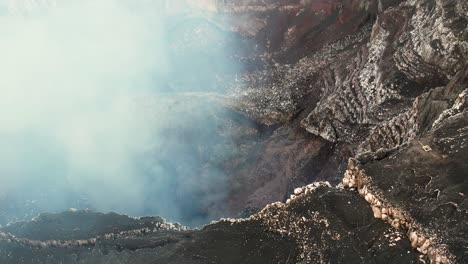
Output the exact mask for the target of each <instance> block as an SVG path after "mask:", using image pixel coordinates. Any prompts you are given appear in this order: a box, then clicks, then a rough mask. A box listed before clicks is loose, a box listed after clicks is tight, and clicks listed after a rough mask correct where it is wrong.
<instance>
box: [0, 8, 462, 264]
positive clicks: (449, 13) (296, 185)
mask: <svg viewBox="0 0 468 264" xmlns="http://www.w3.org/2000/svg"><path fill="white" fill-rule="evenodd" d="M198 6H199V7H206V8H205V9H204V8H201V10H203V11H201V12H207V13H206V14H205V15H204V19H207V21H209V23H210V24H212V25H216V27H218V28H221V29H222V30H223V31H227V32H232V33H234V34H237V35H238V37H239V39H240V41H239V42H236V46H237V47H238V50H236V52H235V53H234V54H233V57H235V59H236V60H239V61H241V62H242V63H244V66H245V68H244V69H243V71H242V72H241V73H239V74H238V76H236V78H233V79H223V78H221V79H220V83H222V84H223V87H224V88H225V89H226V91H228V94H227V95H224V96H222V97H218V96H213V95H211V94H202V95H199V96H201V97H202V98H210V100H212V101H216V102H217V103H219V105H220V107H222V108H223V109H226V110H227V111H229V112H230V113H231V112H232V113H235V115H233V116H235V117H236V118H234V119H232V120H234V121H229V119H228V118H226V116H224V117H222V118H225V119H223V122H222V124H223V125H222V126H221V128H222V129H220V130H219V131H226V129H229V130H230V131H235V133H234V135H236V136H235V139H234V141H230V142H231V143H230V144H232V145H229V144H228V145H225V146H232V147H233V149H235V150H236V153H235V155H234V154H233V155H232V156H229V157H228V158H227V159H225V162H223V163H222V164H217V165H219V166H220V168H221V169H222V171H223V173H225V174H227V175H230V177H229V184H228V185H229V188H227V190H225V192H224V193H223V195H224V196H223V202H222V203H221V204H218V205H219V206H220V207H222V208H223V209H222V210H223V211H222V212H223V215H225V216H233V217H237V216H239V215H242V216H245V217H246V218H242V219H225V220H221V221H219V222H216V223H212V224H210V225H207V226H205V227H203V228H202V229H200V230H190V229H185V228H183V227H182V226H179V225H171V224H168V223H167V222H165V221H164V220H162V219H159V218H145V219H132V218H126V217H125V216H119V215H114V214H112V215H101V214H96V213H91V212H67V213H64V214H57V215H47V216H41V217H39V218H37V219H35V220H33V221H31V222H27V223H20V224H13V225H10V226H6V227H3V228H1V229H0V262H2V263H118V262H122V263H148V262H155V263H465V262H467V261H468V260H467V258H466V256H467V255H468V252H467V251H466V249H467V248H468V244H467V243H468V238H467V236H468V233H467V230H468V224H467V222H468V220H467V219H468V214H467V212H468V211H467V210H468V209H467V199H466V195H468V185H467V177H468V174H467V171H468V167H467V165H468V163H467V155H468V152H467V144H468V143H467V140H468V139H467V135H468V134H467V133H468V132H467V127H468V123H467V120H468V115H467V110H466V106H467V100H468V99H466V98H467V88H468V83H467V58H468V36H467V28H466V25H467V13H468V4H467V3H466V1H450V0H441V1H435V0H422V1H403V0H394V1H377V0H375V1H373V0H366V1H353V0H349V1H348V0H344V1H338V0H323V1H319V0H317V1H314V0H312V1H292V0H291V1H277V0H269V1H254V0H251V1H247V0H246V1H214V2H213V1H210V3H208V4H207V5H206V4H203V5H202V4H200V3H198ZM216 12H223V13H225V14H227V15H228V16H227V18H225V19H224V20H222V21H220V20H217V19H215V18H213V17H212V13H216ZM209 13H211V14H209ZM192 96H194V95H192ZM203 100H204V99H203ZM229 118H232V116H229ZM348 158H352V159H351V160H350V162H349V163H348ZM207 164H210V163H209V160H208V161H207ZM318 181H329V182H330V183H323V182H322V183H316V184H312V185H309V184H311V183H313V182H318ZM302 186H306V187H302ZM334 186H337V187H334ZM277 201H280V202H278V203H274V202H277ZM272 203H273V204H272ZM265 206H266V207H265ZM262 208H263V209H262ZM76 219H83V220H81V221H77V220H76ZM89 219H101V220H96V221H97V223H102V225H101V224H99V225H98V224H96V225H91V226H90V225H88V226H87V225H86V223H87V222H89V221H90V220H89ZM102 219H105V220H102ZM116 219H121V220H118V221H117V220H116ZM93 221H94V220H93ZM148 221H149V222H148ZM41 229H43V230H44V229H45V230H52V231H50V232H48V233H47V234H44V233H41V232H39V231H38V230H41ZM54 230H55V231H54ZM81 240H82V242H79V241H81Z"/></svg>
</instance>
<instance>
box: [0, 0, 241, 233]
mask: <svg viewBox="0 0 468 264" xmlns="http://www.w3.org/2000/svg"><path fill="white" fill-rule="evenodd" d="M10 2H11V1H10ZM22 2H24V1H17V2H16V3H15V4H14V5H13V6H14V8H12V7H11V3H10V4H9V5H8V4H5V3H4V5H3V9H2V12H1V13H0V14H1V15H0V53H1V54H0V58H2V59H1V60H0V72H1V73H2V74H1V77H0V146H1V148H0V181H1V184H0V224H5V223H7V222H9V221H12V220H18V219H23V218H30V217H32V216H35V215H36V214H38V213H40V212H45V211H47V212H57V211H62V210H66V209H67V208H70V207H74V208H78V209H85V208H89V209H92V210H98V211H116V212H119V213H125V214H130V215H160V216H163V217H166V218H169V219H170V220H175V221H181V222H182V223H183V224H187V225H200V224H203V223H205V222H207V221H209V220H211V219H213V218H215V217H219V216H220V214H222V212H221V211H220V210H218V209H219V207H220V204H222V201H223V199H224V198H225V191H224V190H225V185H226V179H227V175H225V173H224V172H223V170H222V169H221V168H220V164H221V163H222V160H223V159H225V158H228V156H229V155H230V151H231V150H232V142H230V141H229V137H226V136H224V137H223V136H221V135H220V134H219V133H218V129H219V127H220V124H219V117H222V116H223V115H226V114H227V113H225V111H224V110H223V108H222V107H220V106H219V105H217V104H216V103H214V102H213V101H210V100H209V98H208V97H205V96H202V95H203V94H204V93H206V92H210V93H213V92H215V93H222V91H221V90H219V87H217V84H216V80H217V78H218V76H219V75H223V74H229V73H232V72H234V71H236V70H237V69H238V65H236V63H234V62H233V60H232V59H230V56H229V55H228V54H227V53H226V50H227V49H226V47H227V45H228V44H227V43H231V42H232V36H229V35H227V34H225V33H223V32H222V31H221V30H219V29H218V28H217V27H216V26H215V25H213V24H212V23H210V22H208V20H206V19H204V18H203V16H202V15H200V14H199V11H197V10H195V9H192V8H190V6H189V5H187V4H186V5H184V4H180V5H179V7H183V8H180V10H170V11H171V12H167V11H168V10H165V9H161V7H162V6H164V5H163V4H162V2H161V1H159V2H158V1H152V2H151V1H131V2H125V1H118V0H102V1H93V0H85V1H62V2H59V4H57V3H56V2H53V4H50V5H47V4H44V3H42V2H45V1H42V2H41V1H39V2H41V3H42V5H41V6H40V8H39V5H38V6H37V7H34V6H24V7H23V6H21V3H22ZM50 2H51V3H52V1H50ZM12 10H13V11H14V12H13V11H12ZM194 92H197V93H194Z"/></svg>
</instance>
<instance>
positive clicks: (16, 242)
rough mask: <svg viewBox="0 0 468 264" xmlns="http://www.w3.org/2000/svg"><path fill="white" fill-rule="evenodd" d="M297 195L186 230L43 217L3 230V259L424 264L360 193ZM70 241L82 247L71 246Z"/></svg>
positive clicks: (317, 190)
mask: <svg viewBox="0 0 468 264" xmlns="http://www.w3.org/2000/svg"><path fill="white" fill-rule="evenodd" d="M296 193H297V195H296V196H295V197H294V198H293V199H291V200H290V201H289V202H288V203H287V204H283V203H276V204H272V205H269V206H268V207H267V208H265V209H263V210H262V211H261V212H260V213H258V214H255V215H253V216H251V217H250V218H248V219H244V220H221V221H220V222H217V223H213V224H211V225H208V226H206V227H204V228H203V229H201V230H183V229H184V228H183V227H181V226H178V225H169V224H167V223H166V222H164V221H163V220H162V219H159V218H141V219H132V218H128V217H124V216H120V215H116V214H110V215H103V214H96V213H91V212H67V213H63V214H58V215H42V216H39V217H38V218H37V219H36V220H34V221H32V222H27V223H19V224H14V225H11V226H8V227H5V228H2V229H0V261H1V263H177V264H179V263H233V264H234V263H252V264H254V263H320V262H322V263H417V261H418V257H419V254H417V253H416V252H414V251H412V250H411V246H410V243H409V241H407V240H405V239H404V238H403V237H404V234H403V233H401V232H398V231H394V230H392V229H391V228H389V226H387V225H386V224H384V223H383V222H380V221H375V220H374V218H373V215H372V211H371V210H370V209H369V208H368V206H367V204H366V202H365V201H364V200H362V199H361V198H359V196H358V195H357V193H355V192H352V191H347V190H343V189H337V188H333V187H330V186H329V185H328V184H326V183H321V184H315V185H310V186H307V187H304V188H302V189H300V191H299V190H296ZM349 212H353V214H349ZM92 223H96V224H92ZM51 228H52V229H51ZM134 228H138V229H137V230H133V229H134ZM41 230H42V231H41ZM110 230H111V231H110ZM109 231H110V232H111V233H108V232H109ZM7 232H8V233H7ZM70 236H73V237H75V238H76V239H81V240H79V241H82V242H76V241H70V240H68V239H69V238H70Z"/></svg>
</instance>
